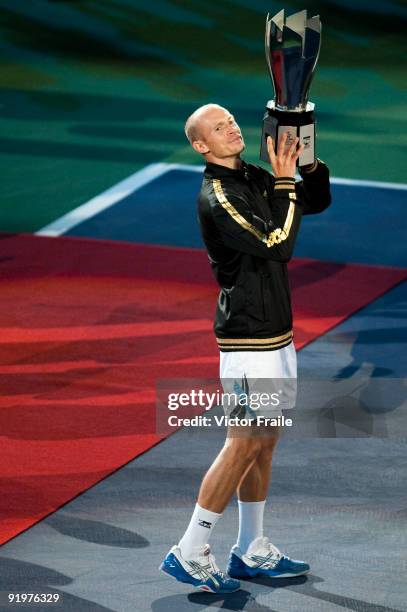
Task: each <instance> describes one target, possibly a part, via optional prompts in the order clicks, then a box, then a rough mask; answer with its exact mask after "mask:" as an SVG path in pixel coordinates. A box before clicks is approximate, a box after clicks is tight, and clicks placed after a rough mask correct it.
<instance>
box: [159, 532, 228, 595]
mask: <svg viewBox="0 0 407 612" xmlns="http://www.w3.org/2000/svg"><path fill="white" fill-rule="evenodd" d="M159 569H160V570H161V571H163V572H165V573H166V574H169V575H170V576H173V577H174V578H176V579H177V580H179V581H180V582H186V583H187V584H192V585H193V586H194V587H197V588H198V589H201V590H202V591H209V592H210V593H233V591H237V590H238V589H240V582H239V581H238V580H234V579H233V578H229V576H226V574H224V573H223V572H221V571H220V570H219V568H218V566H217V565H216V563H215V557H214V556H213V555H212V554H211V549H210V548H209V544H207V545H206V546H205V548H204V549H203V551H202V554H201V555H200V556H199V557H198V558H197V559H193V560H188V561H187V560H186V559H184V558H183V556H182V555H181V550H180V548H179V547H178V546H173V547H172V548H171V550H170V552H169V553H168V555H167V556H166V557H165V559H164V561H163V562H162V563H161V565H160V568H159Z"/></svg>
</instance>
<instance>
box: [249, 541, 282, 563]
mask: <svg viewBox="0 0 407 612" xmlns="http://www.w3.org/2000/svg"><path fill="white" fill-rule="evenodd" d="M263 544H264V547H265V549H266V551H268V552H267V554H266V555H261V554H257V555H256V554H253V555H252V559H253V560H256V561H257V562H258V563H259V564H260V565H269V564H270V561H274V562H278V561H279V560H280V559H281V558H282V557H283V555H282V554H281V552H280V551H279V549H278V548H277V546H274V544H272V543H271V542H269V540H268V539H267V538H264V540H263Z"/></svg>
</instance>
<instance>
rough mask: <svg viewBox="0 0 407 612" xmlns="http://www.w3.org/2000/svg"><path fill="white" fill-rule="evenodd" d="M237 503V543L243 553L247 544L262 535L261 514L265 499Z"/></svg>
mask: <svg viewBox="0 0 407 612" xmlns="http://www.w3.org/2000/svg"><path fill="white" fill-rule="evenodd" d="M238 504H239V533H238V536H237V545H238V547H239V548H240V550H241V551H242V552H243V553H245V552H247V549H248V548H249V545H250V544H251V542H253V540H255V539H256V538H259V537H262V536H263V515H264V506H265V505H266V500H264V501H257V502H243V501H240V499H239V500H238Z"/></svg>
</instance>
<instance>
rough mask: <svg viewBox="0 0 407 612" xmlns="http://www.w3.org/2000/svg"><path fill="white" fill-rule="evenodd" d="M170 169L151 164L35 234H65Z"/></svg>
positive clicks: (169, 165)
mask: <svg viewBox="0 0 407 612" xmlns="http://www.w3.org/2000/svg"><path fill="white" fill-rule="evenodd" d="M169 170H171V164H150V165H148V166H146V167H145V168H143V169H142V170H140V171H139V172H135V173H134V174H132V175H131V176H129V177H128V178H126V179H124V180H123V181H121V182H120V183H117V185H113V187H111V188H110V189H107V191H104V192H103V193H101V194H100V195H98V196H96V197H94V198H92V199H91V200H89V201H88V202H85V204H81V206H78V207H77V208H74V209H73V210H71V211H70V212H69V213H67V214H66V215H63V216H62V217H59V219H56V220H55V221H52V223H49V224H48V225H46V226H45V227H43V228H41V229H40V230H38V231H37V232H35V234H36V235H37V236H61V234H65V232H67V231H69V230H70V229H71V228H73V227H75V226H76V225H79V224H80V223H83V221H86V219H90V218H91V217H94V216H95V215H97V214H98V213H99V212H101V211H102V210H105V209H106V208H109V207H110V206H113V205H114V204H117V202H120V200H122V199H123V198H126V197H127V196H128V195H130V194H131V193H133V191H136V190H137V189H140V187H143V185H146V184H147V183H150V182H151V181H153V180H154V179H156V178H157V177H159V176H161V175H162V174H165V172H168V171H169Z"/></svg>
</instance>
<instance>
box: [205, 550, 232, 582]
mask: <svg viewBox="0 0 407 612" xmlns="http://www.w3.org/2000/svg"><path fill="white" fill-rule="evenodd" d="M201 565H202V567H203V569H204V570H206V571H207V572H210V573H214V574H218V576H220V577H221V578H222V579H225V578H226V575H225V574H224V572H221V570H220V569H219V568H218V566H217V565H216V560H215V557H214V555H212V553H209V554H208V563H207V564H206V565H204V564H203V563H201Z"/></svg>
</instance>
